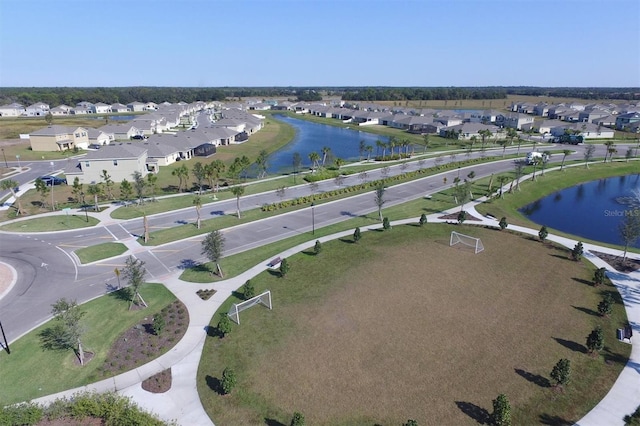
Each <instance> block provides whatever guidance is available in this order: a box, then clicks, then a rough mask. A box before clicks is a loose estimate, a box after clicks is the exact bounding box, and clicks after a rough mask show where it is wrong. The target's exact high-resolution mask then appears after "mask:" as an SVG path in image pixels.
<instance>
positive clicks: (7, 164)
mask: <svg viewBox="0 0 640 426" xmlns="http://www.w3.org/2000/svg"><path fill="white" fill-rule="evenodd" d="M2 157H3V158H4V166H5V167H6V168H9V163H7V155H6V154H5V153H4V148H2Z"/></svg>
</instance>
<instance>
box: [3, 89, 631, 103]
mask: <svg viewBox="0 0 640 426" xmlns="http://www.w3.org/2000/svg"><path fill="white" fill-rule="evenodd" d="M323 95H324V96H335V97H341V98H342V99H343V100H346V101H370V102H375V101H412V100H465V99H505V98H506V97H507V95H528V96H553V97H563V98H580V99H626V100H637V99H640V88H603V87H594V88H590V87H559V88H545V87H4V88H0V105H5V104H10V103H13V102H18V103H21V104H23V105H31V104H33V103H36V102H44V103H46V104H49V105H50V106H51V107H54V106H57V105H61V104H65V105H69V106H75V105H76V104H77V103H78V102H81V101H88V102H92V103H97V102H103V103H106V104H114V103H118V102H119V103H122V104H125V105H126V104H128V103H130V102H134V101H138V102H155V103H161V102H171V103H177V102H187V103H190V102H195V101H224V100H237V99H239V98H246V97H251V98H269V97H279V98H285V99H290V100H299V101H308V102H310V101H318V100H320V99H321V97H322V96H323Z"/></svg>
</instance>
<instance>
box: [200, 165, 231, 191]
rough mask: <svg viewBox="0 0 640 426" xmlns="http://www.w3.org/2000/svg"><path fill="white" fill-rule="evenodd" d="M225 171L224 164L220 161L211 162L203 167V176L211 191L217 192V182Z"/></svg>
mask: <svg viewBox="0 0 640 426" xmlns="http://www.w3.org/2000/svg"><path fill="white" fill-rule="evenodd" d="M225 169H226V166H225V164H224V163H223V162H222V161H221V160H213V161H212V162H211V163H209V164H206V165H205V166H204V175H205V177H206V178H207V180H208V181H209V188H211V190H212V191H217V190H218V180H219V179H220V177H221V176H222V174H223V173H224V171H225Z"/></svg>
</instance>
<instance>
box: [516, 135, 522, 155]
mask: <svg viewBox="0 0 640 426" xmlns="http://www.w3.org/2000/svg"><path fill="white" fill-rule="evenodd" d="M516 140H517V141H518V151H517V152H516V155H520V145H522V138H521V137H520V135H517V136H516Z"/></svg>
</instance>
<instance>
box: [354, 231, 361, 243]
mask: <svg viewBox="0 0 640 426" xmlns="http://www.w3.org/2000/svg"><path fill="white" fill-rule="evenodd" d="M361 238H362V234H361V232H360V228H356V230H355V231H353V242H354V243H357V242H358V241H360V239H361Z"/></svg>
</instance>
